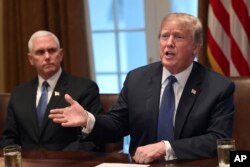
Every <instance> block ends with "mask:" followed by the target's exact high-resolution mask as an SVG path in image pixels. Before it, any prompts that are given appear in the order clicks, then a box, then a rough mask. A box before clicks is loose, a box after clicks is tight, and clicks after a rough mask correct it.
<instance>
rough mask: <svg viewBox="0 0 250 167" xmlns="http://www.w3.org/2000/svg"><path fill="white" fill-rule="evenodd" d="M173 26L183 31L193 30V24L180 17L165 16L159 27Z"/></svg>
mask: <svg viewBox="0 0 250 167" xmlns="http://www.w3.org/2000/svg"><path fill="white" fill-rule="evenodd" d="M173 27H174V28H175V29H178V30H180V31H185V32H190V31H191V32H192V31H193V30H194V24H193V23H192V22H191V21H190V20H187V19H184V18H182V17H169V18H166V19H165V20H164V21H163V22H162V25H161V29H163V28H173Z"/></svg>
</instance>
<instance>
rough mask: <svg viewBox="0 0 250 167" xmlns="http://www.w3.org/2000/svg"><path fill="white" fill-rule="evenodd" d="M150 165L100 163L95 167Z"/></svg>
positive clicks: (137, 166)
mask: <svg viewBox="0 0 250 167" xmlns="http://www.w3.org/2000/svg"><path fill="white" fill-rule="evenodd" d="M148 166H150V165H141V164H125V163H102V164H100V165H97V166H96V167H148Z"/></svg>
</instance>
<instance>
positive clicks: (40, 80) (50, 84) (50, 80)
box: [38, 68, 62, 90]
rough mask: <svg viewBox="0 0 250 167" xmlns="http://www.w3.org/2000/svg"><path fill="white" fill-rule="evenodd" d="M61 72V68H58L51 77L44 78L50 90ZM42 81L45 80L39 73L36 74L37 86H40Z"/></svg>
mask: <svg viewBox="0 0 250 167" xmlns="http://www.w3.org/2000/svg"><path fill="white" fill-rule="evenodd" d="M61 73H62V68H60V69H59V70H58V71H57V72H56V73H55V74H54V75H53V76H52V77H50V78H49V79H47V80H46V81H47V82H48V84H49V87H50V88H51V89H52V90H54V88H55V86H56V83H57V81H58V79H59V77H60V75H61ZM44 81H45V80H44V79H43V78H42V77H41V76H40V75H38V87H41V86H42V84H43V82H44Z"/></svg>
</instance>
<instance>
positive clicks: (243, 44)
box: [207, 0, 250, 76]
mask: <svg viewBox="0 0 250 167" xmlns="http://www.w3.org/2000/svg"><path fill="white" fill-rule="evenodd" d="M207 54H208V58H209V62H210V64H211V66H212V68H213V69H214V70H215V71H217V72H219V73H221V74H223V75H225V76H249V75H250V1H249V0H210V1H209V9H208V31H207Z"/></svg>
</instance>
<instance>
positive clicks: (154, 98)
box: [146, 63, 163, 142]
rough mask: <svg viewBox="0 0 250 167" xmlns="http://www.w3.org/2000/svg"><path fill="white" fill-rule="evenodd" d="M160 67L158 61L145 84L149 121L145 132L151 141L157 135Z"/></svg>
mask: <svg viewBox="0 0 250 167" xmlns="http://www.w3.org/2000/svg"><path fill="white" fill-rule="evenodd" d="M162 68H163V66H162V65H161V63H158V64H157V67H156V69H155V70H153V71H152V73H151V74H152V75H151V76H150V77H149V79H148V81H147V85H146V88H147V93H146V95H147V98H146V113H147V114H148V115H147V119H148V122H149V123H148V133H147V134H148V138H149V141H151V142H153V141H155V140H156V135H157V122H158V113H159V101H160V91H161V78H162ZM152 134H154V135H152Z"/></svg>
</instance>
